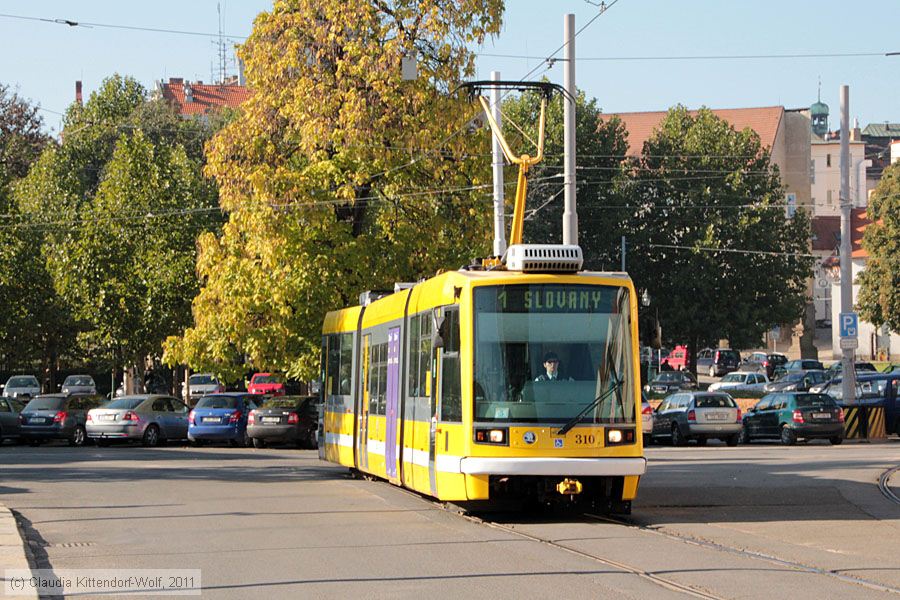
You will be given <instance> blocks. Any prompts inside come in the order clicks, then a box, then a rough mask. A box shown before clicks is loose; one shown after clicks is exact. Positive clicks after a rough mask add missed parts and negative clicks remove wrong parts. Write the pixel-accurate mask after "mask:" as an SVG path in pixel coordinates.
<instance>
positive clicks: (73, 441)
mask: <svg viewBox="0 0 900 600" xmlns="http://www.w3.org/2000/svg"><path fill="white" fill-rule="evenodd" d="M86 440H87V432H86V431H85V430H84V427H82V426H81V425H76V426H75V431H73V432H72V437H71V438H69V445H70V446H84V442H85V441H86Z"/></svg>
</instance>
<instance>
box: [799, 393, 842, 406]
mask: <svg viewBox="0 0 900 600" xmlns="http://www.w3.org/2000/svg"><path fill="white" fill-rule="evenodd" d="M794 402H795V403H796V405H797V408H813V407H822V408H832V407H835V406H837V405H836V404H835V403H834V399H833V398H832V397H831V396H826V395H825V394H798V395H797V396H796V397H795V398H794Z"/></svg>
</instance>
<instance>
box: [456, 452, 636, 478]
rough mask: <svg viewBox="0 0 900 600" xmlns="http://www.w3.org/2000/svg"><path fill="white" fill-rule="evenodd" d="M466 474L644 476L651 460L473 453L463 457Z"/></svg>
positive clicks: (460, 465)
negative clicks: (481, 454)
mask: <svg viewBox="0 0 900 600" xmlns="http://www.w3.org/2000/svg"><path fill="white" fill-rule="evenodd" d="M459 468H460V472H461V473H465V474H466V475H580V476H615V477H621V476H629V475H643V474H644V473H645V472H646V471H647V459H646V458H643V457H630V458H623V457H612V458H511V457H496V458H494V457H476V456H469V457H465V458H463V459H461V460H460V462H459Z"/></svg>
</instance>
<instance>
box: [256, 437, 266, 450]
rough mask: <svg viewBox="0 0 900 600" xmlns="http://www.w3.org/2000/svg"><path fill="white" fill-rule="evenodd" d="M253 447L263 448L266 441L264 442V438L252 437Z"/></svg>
mask: <svg viewBox="0 0 900 600" xmlns="http://www.w3.org/2000/svg"><path fill="white" fill-rule="evenodd" d="M253 447H254V448H265V447H266V442H265V440H261V439H259V438H253Z"/></svg>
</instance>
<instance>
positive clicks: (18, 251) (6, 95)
mask: <svg viewBox="0 0 900 600" xmlns="http://www.w3.org/2000/svg"><path fill="white" fill-rule="evenodd" d="M49 144H52V140H51V138H50V137H49V136H47V135H46V134H45V133H44V132H43V121H42V119H41V118H40V117H39V115H38V108H37V107H36V106H34V105H32V104H30V103H29V102H28V101H26V100H24V99H22V98H21V97H19V96H18V94H16V93H15V92H11V91H10V89H9V88H8V87H7V86H5V85H2V84H0V213H2V214H4V215H7V216H6V217H5V219H4V222H3V224H2V225H0V357H2V362H3V365H4V368H5V369H9V370H13V369H15V370H19V369H31V368H33V367H34V366H35V365H36V364H41V365H42V367H43V368H44V369H46V368H50V369H52V367H53V366H54V365H55V357H56V355H57V353H58V351H59V349H60V348H61V347H64V346H65V342H66V339H67V336H66V331H67V325H68V324H69V320H68V318H67V315H66V313H65V311H64V310H63V309H62V307H61V306H60V305H59V302H58V300H59V299H58V297H57V296H56V294H55V293H54V290H53V285H52V281H51V280H50V278H49V275H48V274H47V272H46V270H45V269H44V263H43V259H42V257H41V252H40V246H41V232H40V231H39V230H34V229H32V228H29V227H27V226H22V225H21V224H20V223H19V222H18V221H19V215H18V209H17V206H16V204H15V202H14V201H13V199H12V196H13V190H14V188H15V186H16V185H17V183H18V182H19V181H20V180H21V178H23V177H24V176H25V175H26V174H27V173H28V169H29V168H30V167H31V165H32V164H33V163H34V161H35V160H36V159H37V158H38V156H40V154H41V152H42V151H43V150H44V148H45V147H47V146H48V145H49Z"/></svg>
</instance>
